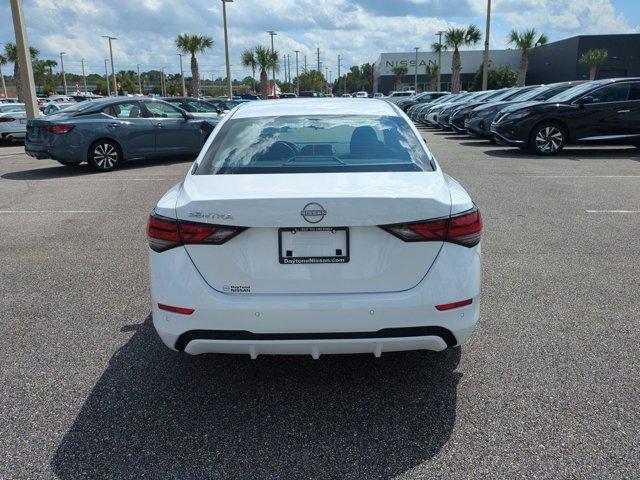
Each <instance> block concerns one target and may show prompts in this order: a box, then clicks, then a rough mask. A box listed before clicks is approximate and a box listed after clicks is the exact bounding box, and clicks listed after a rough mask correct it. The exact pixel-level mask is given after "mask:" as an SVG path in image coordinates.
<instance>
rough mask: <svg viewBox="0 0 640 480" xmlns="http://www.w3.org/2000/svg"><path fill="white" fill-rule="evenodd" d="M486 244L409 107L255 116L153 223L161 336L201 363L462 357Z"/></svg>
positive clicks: (265, 105)
mask: <svg viewBox="0 0 640 480" xmlns="http://www.w3.org/2000/svg"><path fill="white" fill-rule="evenodd" d="M481 230H482V220H481V217H480V212H479V211H478V209H477V207H476V206H475V205H474V203H473V201H472V200H471V198H470V197H469V195H468V194H467V192H465V190H464V189H463V188H462V187H461V186H460V184H458V183H457V182H456V181H455V180H453V179H452V178H451V177H449V176H448V175H446V174H444V173H443V172H442V170H441V168H440V166H439V165H438V163H437V161H436V159H435V158H434V157H433V155H432V154H431V153H430V152H429V150H428V149H427V147H426V145H425V143H424V141H423V140H422V138H421V137H420V134H419V132H418V130H417V129H416V128H415V126H414V125H413V124H411V123H410V122H408V121H407V118H406V116H405V115H404V114H403V113H402V112H401V111H400V110H399V109H398V108H397V107H395V106H393V105H391V104H389V103H386V102H364V103H363V102H362V101H361V100H356V99H353V100H344V99H335V100H333V99H312V98H305V99H297V100H291V101H288V102H282V101H262V102H249V103H245V104H242V105H240V106H239V107H238V108H236V109H235V110H234V111H233V112H231V113H229V115H227V116H226V117H225V118H224V119H223V120H222V121H221V122H220V124H219V126H218V127H217V128H216V130H214V132H213V133H212V135H211V137H210V138H209V139H208V141H207V142H206V144H205V145H204V147H203V149H202V151H201V153H200V155H199V156H198V158H197V159H196V161H195V164H194V165H193V166H192V167H191V168H190V169H189V172H188V173H187V175H186V177H185V178H184V180H183V181H182V182H180V183H179V184H177V185H176V186H174V187H173V188H172V189H170V190H169V191H168V192H167V193H166V194H165V195H164V196H163V197H162V199H160V201H159V202H158V204H157V205H156V207H155V208H154V210H153V212H152V214H151V215H150V218H149V222H148V226H147V235H148V240H149V273H150V279H151V282H150V284H151V298H152V302H153V305H152V311H153V323H154V325H155V328H156V330H157V332H158V334H159V335H160V337H161V338H162V341H163V342H164V343H165V344H166V345H167V346H168V347H169V348H172V349H175V350H179V351H184V352H187V353H189V354H200V353H207V352H221V353H237V354H248V355H250V356H251V357H252V358H256V357H257V356H258V355H260V354H306V355H311V356H312V357H313V358H318V357H319V356H320V355H321V354H335V353H373V354H375V355H376V356H380V355H381V354H382V352H389V351H398V350H418V349H426V350H436V351H437V350H444V349H445V348H448V347H455V346H457V345H460V344H462V343H463V342H465V341H466V340H467V339H468V338H469V336H470V335H471V333H472V331H473V329H474V327H475V324H476V322H477V321H478V318H479V298H480V278H481V247H480V235H481Z"/></svg>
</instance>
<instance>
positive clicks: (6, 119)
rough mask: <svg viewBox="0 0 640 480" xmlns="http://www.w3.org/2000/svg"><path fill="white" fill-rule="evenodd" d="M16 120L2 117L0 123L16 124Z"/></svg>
mask: <svg viewBox="0 0 640 480" xmlns="http://www.w3.org/2000/svg"><path fill="white" fill-rule="evenodd" d="M15 121H16V119H15V118H13V117H0V123H5V122H15Z"/></svg>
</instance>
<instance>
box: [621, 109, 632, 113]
mask: <svg viewBox="0 0 640 480" xmlns="http://www.w3.org/2000/svg"><path fill="white" fill-rule="evenodd" d="M630 111H631V110H629V109H627V110H618V113H629V112H630Z"/></svg>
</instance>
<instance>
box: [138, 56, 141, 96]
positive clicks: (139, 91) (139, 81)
mask: <svg viewBox="0 0 640 480" xmlns="http://www.w3.org/2000/svg"><path fill="white" fill-rule="evenodd" d="M138 93H139V94H140V95H142V79H141V78H140V64H138Z"/></svg>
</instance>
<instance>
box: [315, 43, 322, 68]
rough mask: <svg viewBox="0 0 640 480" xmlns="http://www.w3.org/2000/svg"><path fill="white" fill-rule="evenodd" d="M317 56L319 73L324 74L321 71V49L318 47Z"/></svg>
mask: <svg viewBox="0 0 640 480" xmlns="http://www.w3.org/2000/svg"><path fill="white" fill-rule="evenodd" d="M316 52H317V55H318V72H319V73H322V71H321V70H320V47H318V48H317V49H316Z"/></svg>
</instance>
